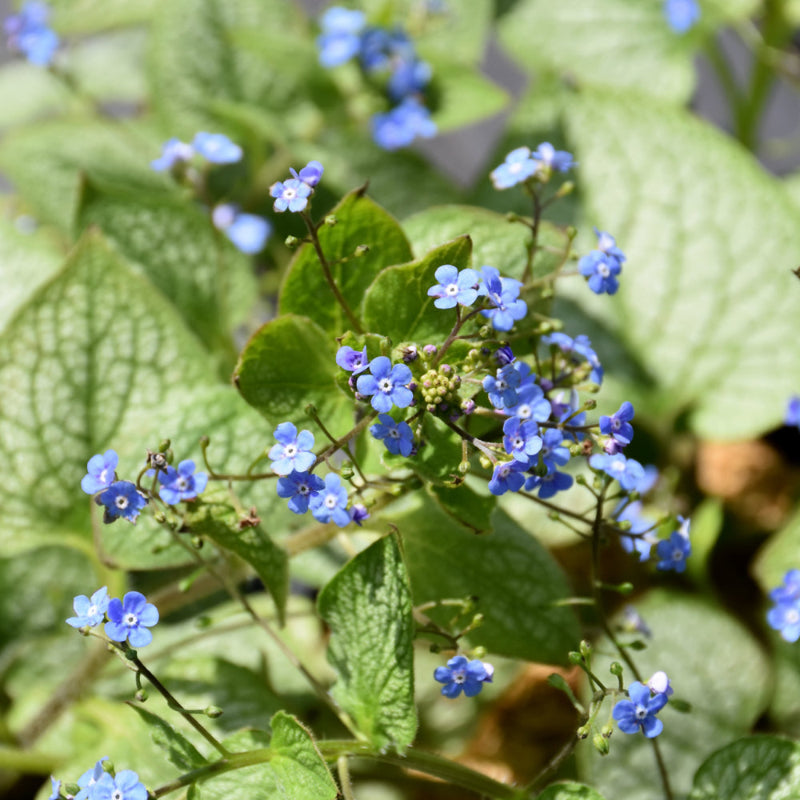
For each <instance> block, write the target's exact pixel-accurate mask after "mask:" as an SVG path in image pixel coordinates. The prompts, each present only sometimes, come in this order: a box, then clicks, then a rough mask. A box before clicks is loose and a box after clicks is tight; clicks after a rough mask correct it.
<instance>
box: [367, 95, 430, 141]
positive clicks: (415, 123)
mask: <svg viewBox="0 0 800 800" xmlns="http://www.w3.org/2000/svg"><path fill="white" fill-rule="evenodd" d="M435 135H436V123H435V122H434V121H433V120H432V119H431V112H430V111H429V110H428V109H427V108H425V106H423V105H422V103H420V101H419V100H418V99H417V98H416V97H413V96H410V97H406V98H405V99H404V100H403V102H402V103H400V105H398V106H395V107H394V108H393V109H392V110H391V111H387V112H386V113H385V114H375V115H374V116H373V117H372V138H373V140H374V141H375V144H377V145H378V146H379V147H382V148H383V149H384V150H399V149H400V148H402V147H408V146H409V145H411V143H412V142H413V141H414V139H417V138H422V139H430V138H431V137H432V136H435Z"/></svg>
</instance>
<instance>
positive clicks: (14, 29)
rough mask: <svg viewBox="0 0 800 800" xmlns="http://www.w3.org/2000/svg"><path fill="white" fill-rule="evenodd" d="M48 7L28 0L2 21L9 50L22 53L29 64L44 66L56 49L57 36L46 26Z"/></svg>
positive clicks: (45, 4)
mask: <svg viewBox="0 0 800 800" xmlns="http://www.w3.org/2000/svg"><path fill="white" fill-rule="evenodd" d="M49 16H50V9H49V7H48V6H47V3H39V2H36V1H35V0H28V2H26V3H25V4H24V5H23V6H22V8H21V9H20V12H19V14H12V15H11V16H10V17H7V18H6V20H5V22H4V23H3V29H4V30H5V33H6V37H7V39H6V43H7V45H8V48H9V50H16V51H17V52H20V53H22V54H23V55H24V56H25V58H27V59H28V61H29V62H30V63H31V64H36V66H39V67H46V66H47V65H48V64H49V63H50V62H51V61H52V60H53V55H54V54H55V52H56V50H57V49H58V36H57V35H56V34H55V33H54V32H53V31H52V30H50V28H48V27H47V20H48V18H49Z"/></svg>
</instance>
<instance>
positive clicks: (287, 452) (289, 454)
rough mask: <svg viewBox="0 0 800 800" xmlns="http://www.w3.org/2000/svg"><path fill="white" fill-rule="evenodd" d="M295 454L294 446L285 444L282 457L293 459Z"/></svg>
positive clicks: (295, 446)
mask: <svg viewBox="0 0 800 800" xmlns="http://www.w3.org/2000/svg"><path fill="white" fill-rule="evenodd" d="M296 453H297V445H296V444H287V445H286V447H284V448H283V455H284V456H286V458H293V457H294V455H295V454H296Z"/></svg>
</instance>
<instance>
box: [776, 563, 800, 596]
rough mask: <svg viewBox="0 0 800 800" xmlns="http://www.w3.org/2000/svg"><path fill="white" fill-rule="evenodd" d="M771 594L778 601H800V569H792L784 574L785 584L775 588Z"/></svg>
mask: <svg viewBox="0 0 800 800" xmlns="http://www.w3.org/2000/svg"><path fill="white" fill-rule="evenodd" d="M769 596H770V597H771V598H772V599H773V600H774V601H775V602H776V603H800V569H790V570H789V571H788V572H787V573H786V574H785V575H784V576H783V586H778V587H777V589H773V590H772V591H771V592H770V593H769Z"/></svg>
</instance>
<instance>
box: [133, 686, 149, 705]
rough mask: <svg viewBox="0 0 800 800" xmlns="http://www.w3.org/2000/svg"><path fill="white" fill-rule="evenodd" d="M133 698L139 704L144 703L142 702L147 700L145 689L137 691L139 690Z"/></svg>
mask: <svg viewBox="0 0 800 800" xmlns="http://www.w3.org/2000/svg"><path fill="white" fill-rule="evenodd" d="M134 697H135V698H136V700H138V701H139V702H140V703H144V701H145V700H147V689H139V690H138V691H137V692H136V694H135V695H134Z"/></svg>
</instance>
